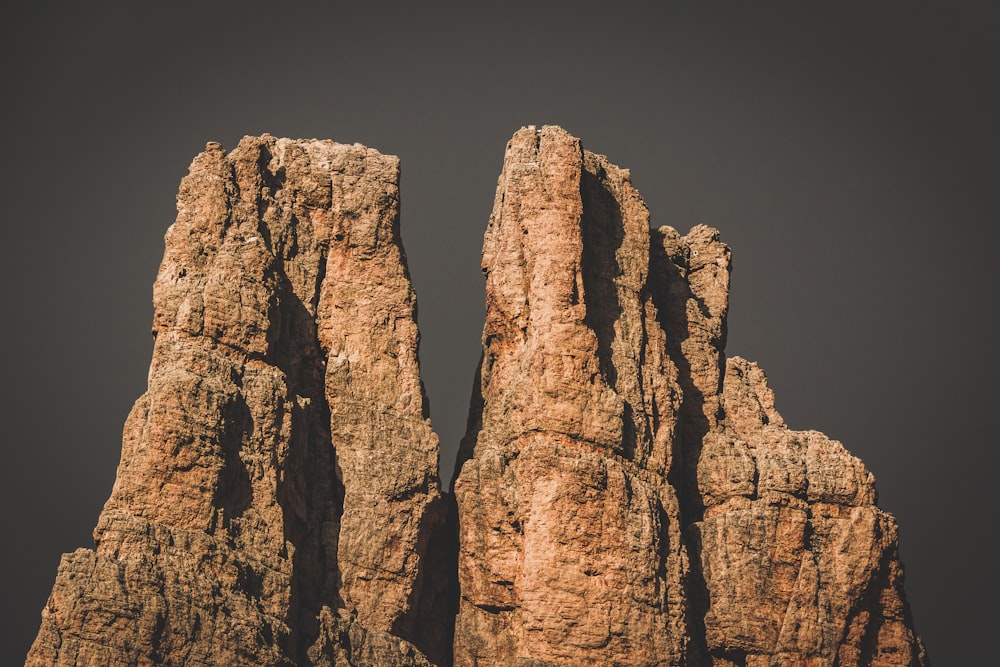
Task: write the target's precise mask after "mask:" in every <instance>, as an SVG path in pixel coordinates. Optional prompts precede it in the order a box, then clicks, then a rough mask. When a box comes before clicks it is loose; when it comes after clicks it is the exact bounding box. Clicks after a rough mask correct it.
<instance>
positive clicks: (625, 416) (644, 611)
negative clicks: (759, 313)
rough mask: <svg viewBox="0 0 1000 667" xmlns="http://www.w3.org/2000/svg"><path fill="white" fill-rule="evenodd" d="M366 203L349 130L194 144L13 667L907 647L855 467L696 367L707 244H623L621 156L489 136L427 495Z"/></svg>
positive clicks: (672, 658) (384, 180)
mask: <svg viewBox="0 0 1000 667" xmlns="http://www.w3.org/2000/svg"><path fill="white" fill-rule="evenodd" d="M398 219H399V190H398V161H397V159H396V158H394V157H389V156H384V155H381V154H379V153H377V152H375V151H373V150H370V149H366V148H364V147H362V146H359V145H354V146H345V145H340V144H334V143H331V142H324V141H291V140H286V139H275V138H273V137H270V136H266V135H265V136H264V137H259V138H252V137H248V138H245V139H244V140H243V141H242V142H241V143H240V145H239V146H238V147H237V148H236V149H235V150H233V151H232V152H231V153H229V154H226V153H224V152H223V151H222V149H221V148H220V147H219V146H218V145H217V144H209V146H208V147H207V149H206V151H205V152H204V153H202V154H201V155H200V156H198V157H197V158H196V159H195V161H194V163H193V164H192V166H191V172H190V174H189V175H188V176H187V177H186V178H185V179H184V181H183V183H182V185H181V191H180V194H179V196H178V218H177V222H176V223H175V224H174V225H173V226H172V227H171V228H170V230H169V231H168V233H167V238H166V252H165V255H164V259H163V263H162V265H161V268H160V272H159V275H158V276H157V280H156V284H155V286H154V305H155V316H154V328H153V330H154V335H155V336H156V342H155V347H154V354H153V362H152V366H151V368H150V379H149V390H148V391H147V393H146V394H145V395H144V396H143V397H141V398H140V399H139V401H138V402H137V403H136V405H135V407H134V408H133V411H132V413H131V415H130V416H129V419H128V421H127V423H126V426H125V432H124V439H123V448H122V462H121V465H120V467H119V471H118V478H117V481H116V483H115V487H114V490H113V491H112V494H111V498H110V499H109V500H108V502H107V505H106V506H105V509H104V511H103V513H102V515H101V518H100V520H99V523H98V526H97V529H96V530H95V541H96V548H95V550H86V549H81V550H78V551H77V552H76V553H73V554H68V555H66V556H64V558H63V561H62V563H61V565H60V568H59V572H58V574H57V579H56V584H55V587H54V589H53V591H52V595H51V597H50V598H49V602H48V604H47V605H46V607H45V609H44V611H43V615H42V627H41V630H40V632H39V635H38V638H37V639H36V641H35V644H34V645H33V646H32V649H31V652H30V653H29V655H28V664H29V665H75V664H80V665H144V664H186V665H188V664H190V665H219V664H255V665H359V666H360V665H389V666H391V665H431V664H438V665H450V664H452V662H453V661H454V664H456V665H479V666H487V665H522V666H523V667H528V666H536V667H537V666H542V665H581V664H602V665H674V666H686V667H697V666H701V665H714V666H719V667H735V666H737V665H742V666H744V667H763V666H765V665H767V666H771V665H777V666H782V667H784V666H788V667H791V666H793V665H803V666H808V667H820V666H831V667H832V666H833V665H837V666H840V667H847V666H859V667H860V666H871V667H889V666H898V667H903V666H906V667H911V666H920V665H926V664H927V659H926V656H925V654H924V651H923V647H922V644H921V642H920V640H919V638H918V637H917V636H916V635H915V633H914V631H913V625H912V622H911V620H910V617H909V611H908V608H907V605H906V601H905V596H904V593H903V588H902V580H903V579H902V566H901V564H900V562H899V559H898V554H897V549H898V542H897V529H896V525H895V522H894V521H893V519H892V517H891V516H889V515H888V514H886V513H884V512H882V511H881V510H879V509H878V508H877V506H876V505H875V500H876V498H875V490H874V482H873V479H872V476H871V474H870V473H868V471H867V470H865V468H864V466H863V465H862V463H861V462H860V461H859V460H857V459H856V458H854V457H852V456H851V455H850V454H849V453H848V452H847V451H846V450H845V449H844V448H843V447H842V446H841V445H840V444H839V443H837V442H835V441H832V440H830V439H828V438H826V437H825V436H824V435H822V434H821V433H817V432H814V431H807V432H796V431H792V430H790V429H788V428H787V427H786V426H785V425H784V422H783V421H782V419H781V416H780V415H779V414H778V413H777V412H776V410H775V408H774V397H773V395H772V394H771V392H770V390H769V389H768V387H767V384H766V381H765V378H764V374H763V372H762V371H761V370H760V369H759V368H758V367H757V366H756V365H754V364H752V363H750V362H747V361H744V360H742V359H739V358H730V359H727V358H726V356H725V353H724V347H725V339H726V313H727V309H728V293H729V278H730V270H731V257H730V251H729V248H728V247H726V246H725V245H724V244H723V243H722V242H721V241H720V240H719V234H718V232H716V231H715V230H712V229H709V228H707V227H703V226H699V227H695V228H694V229H692V230H691V231H690V232H689V233H688V234H687V235H686V236H681V235H680V234H679V233H678V232H676V231H675V230H673V229H671V228H669V227H660V228H659V229H656V230H650V226H649V213H648V211H647V209H646V206H645V204H644V203H643V201H642V198H641V197H640V196H639V194H638V192H637V191H636V190H635V189H634V188H633V187H632V184H631V181H630V176H629V173H628V171H627V170H624V169H620V168H618V167H616V166H614V165H613V164H611V163H610V162H609V161H608V160H607V159H606V158H605V157H603V156H600V155H596V154H593V153H591V152H589V151H586V150H584V149H583V148H582V146H581V144H580V141H579V140H578V139H576V138H574V137H572V136H570V135H569V134H567V133H566V132H565V131H563V130H561V129H559V128H557V127H544V128H542V129H541V130H537V129H535V128H534V127H529V128H524V129H522V130H520V131H519V132H518V133H516V134H515V135H514V137H513V139H512V140H511V142H510V144H509V145H508V147H507V153H506V157H505V161H504V166H503V171H502V173H501V176H500V180H499V183H498V187H497V196H496V200H495V203H494V210H493V214H492V216H491V218H490V221H489V226H488V228H487V231H486V237H485V242H484V248H483V271H484V273H485V275H486V301H487V316H486V323H485V327H484V331H483V358H482V362H481V365H480V368H479V371H478V373H477V378H476V382H475V387H474V392H473V398H472V408H471V412H470V417H469V433H468V435H467V436H466V438H465V439H464V440H463V442H462V446H461V448H460V452H459V462H458V465H459V467H458V470H457V475H456V478H455V481H454V484H453V487H454V488H453V492H454V493H453V495H451V494H446V493H445V494H443V493H441V491H440V489H439V486H438V476H437V456H438V443H437V438H436V436H435V435H434V434H433V432H432V431H431V428H430V423H429V421H428V414H427V409H426V399H425V396H424V393H423V388H422V385H421V382H420V377H419V368H418V362H417V346H418V332H417V325H416V319H415V298H414V294H413V290H412V288H411V285H410V281H409V277H408V275H407V270H406V261H405V255H404V254H403V251H402V248H401V245H400V241H399V230H398ZM456 559H457V560H456ZM456 613H457V615H456Z"/></svg>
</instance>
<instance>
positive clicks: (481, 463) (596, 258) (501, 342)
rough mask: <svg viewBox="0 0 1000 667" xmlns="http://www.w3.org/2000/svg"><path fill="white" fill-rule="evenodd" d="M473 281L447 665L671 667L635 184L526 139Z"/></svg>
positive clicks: (662, 491) (659, 384)
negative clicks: (481, 320) (475, 312)
mask: <svg viewBox="0 0 1000 667" xmlns="http://www.w3.org/2000/svg"><path fill="white" fill-rule="evenodd" d="M483 267H484V270H485V272H486V303H487V315H486V327H485V330H484V332H483V355H484V359H483V363H482V369H481V382H480V386H479V387H478V390H479V392H480V395H479V396H478V397H477V398H475V399H474V408H473V410H474V414H473V416H472V418H471V419H470V424H471V425H473V426H474V428H473V430H472V432H471V433H470V435H469V436H468V438H467V440H466V441H465V443H463V454H462V455H464V456H466V457H469V458H468V460H465V461H464V463H462V467H461V471H460V473H459V474H458V476H457V479H456V482H455V496H456V500H457V502H458V506H459V517H460V526H461V533H460V540H459V544H460V547H459V548H460V551H459V584H460V588H461V604H460V611H459V616H458V620H457V625H456V638H455V658H456V664H459V665H475V664H490V665H494V664H495V665H506V664H515V663H517V661H519V660H536V661H542V662H546V661H547V662H554V663H560V664H582V663H591V664H622V665H644V664H682V663H683V661H684V660H685V656H686V653H687V648H686V646H687V639H686V635H687V633H686V623H687V619H686V610H687V606H688V605H687V595H686V591H685V583H684V582H685V580H686V577H687V570H688V564H687V559H686V556H685V552H684V549H683V545H682V540H681V525H680V522H679V514H680V513H679V507H678V501H677V496H676V493H675V490H674V487H673V486H672V485H671V484H670V483H669V482H668V481H667V474H668V473H669V471H670V470H671V465H672V463H673V457H674V451H673V448H674V446H675V441H676V429H677V411H678V407H679V398H680V397H679V391H678V388H677V384H676V379H675V378H676V374H677V372H676V369H675V368H674V366H673V364H672V363H671V362H670V360H669V359H668V358H667V355H666V345H665V340H664V334H663V332H662V331H661V329H660V327H659V324H658V322H657V313H656V308H655V307H654V305H653V303H652V297H651V294H650V292H649V290H648V289H647V287H646V283H647V274H648V268H649V216H648V212H647V210H646V207H645V205H644V204H643V202H642V199H641V198H640V197H639V195H638V193H637V192H636V191H635V189H634V188H633V187H632V185H631V182H630V180H629V175H628V172H627V171H624V170H621V169H618V168H617V167H615V166H614V165H612V164H610V163H609V162H608V161H607V160H606V159H605V158H604V157H602V156H598V155H594V154H591V153H587V152H585V151H584V150H583V149H582V148H581V146H580V142H579V140H577V139H576V138H574V137H572V136H570V135H569V134H567V133H566V132H565V131H563V130H561V129H559V128H554V127H546V128H543V129H542V130H540V131H536V130H535V129H534V128H528V129H523V130H521V131H520V132H518V133H517V134H515V135H514V138H513V139H512V140H511V142H510V144H509V145H508V147H507V155H506V159H505V161H504V168H503V173H502V174H501V176H500V182H499V185H498V187H497V198H496V204H495V206H494V210H493V215H492V217H491V218H490V223H489V227H488V229H487V232H486V240H485V242H484V251H483ZM480 406H481V407H480Z"/></svg>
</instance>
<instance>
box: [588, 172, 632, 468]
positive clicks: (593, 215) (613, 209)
mask: <svg viewBox="0 0 1000 667" xmlns="http://www.w3.org/2000/svg"><path fill="white" fill-rule="evenodd" d="M605 180H606V174H605V172H604V168H603V167H598V168H597V172H596V173H591V172H589V171H587V169H584V170H583V173H582V174H581V175H580V197H581V199H582V201H583V216H582V217H581V219H580V233H581V236H582V240H583V254H582V257H581V258H580V273H581V274H582V279H583V291H584V294H583V303H584V306H585V307H586V315H585V316H584V323H585V324H586V325H587V326H589V327H590V328H591V329H592V330H593V332H594V334H595V335H596V336H597V360H598V364H599V367H600V369H601V374H602V375H603V376H604V379H605V381H606V382H607V384H608V386H610V387H612V388H613V389H615V390H616V391H618V389H619V388H618V369H617V367H616V366H615V360H614V349H613V345H614V341H615V336H616V333H615V323H616V322H618V320H619V319H620V318H621V316H622V304H621V299H620V297H619V294H618V285H617V283H616V281H615V279H616V278H618V276H620V275H621V273H622V270H621V267H620V266H619V263H618V251H619V250H620V249H621V247H622V243H623V242H624V240H625V227H624V223H623V220H622V210H621V206H620V205H619V203H618V199H617V198H616V197H615V195H614V193H613V192H611V191H610V190H609V189H608V187H607V185H605ZM577 297H578V298H577V299H574V303H577V302H578V301H579V295H577ZM622 398H623V399H624V396H622ZM624 402H625V406H624V413H623V415H622V443H621V446H622V456H624V457H625V458H626V459H629V460H634V459H635V448H636V425H635V421H634V418H633V412H634V411H633V408H632V404H631V403H629V401H628V400H624Z"/></svg>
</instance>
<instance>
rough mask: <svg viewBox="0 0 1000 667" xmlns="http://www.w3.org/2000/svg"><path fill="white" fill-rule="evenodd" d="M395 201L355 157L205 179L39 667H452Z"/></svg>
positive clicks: (225, 164)
mask: <svg viewBox="0 0 1000 667" xmlns="http://www.w3.org/2000/svg"><path fill="white" fill-rule="evenodd" d="M398 182H399V161H398V159H397V158H395V157H392V156H385V155H381V154H379V153H378V152H376V151H374V150H371V149H368V148H365V147H363V146H360V145H357V144H356V145H354V146H346V145H341V144H335V143H332V142H328V141H290V140H287V139H275V138H273V137H270V136H264V137H259V138H256V137H247V138H245V139H244V140H243V141H242V142H240V144H239V146H238V147H237V148H236V149H235V150H233V151H232V152H231V153H229V154H228V155H227V154H226V153H225V152H224V151H223V150H222V148H221V147H220V146H219V145H218V144H214V143H212V144H209V145H208V146H207V147H206V150H205V152H204V153H202V154H201V155H199V156H198V157H197V158H195V160H194V162H193V163H192V164H191V168H190V173H189V174H188V176H187V177H186V178H185V179H184V180H183V182H182V183H181V187H180V192H179V194H178V197H177V210H178V216H177V220H176V222H175V223H174V224H173V225H172V226H171V227H170V229H169V230H168V232H167V235H166V250H165V253H164V258H163V262H162V264H161V266H160V270H159V274H158V275H157V278H156V283H155V285H154V288H153V301H154V312H155V314H154V322H153V334H154V336H155V345H154V350H153V360H152V364H151V366H150V372H149V389H148V391H147V392H146V394H145V395H143V396H142V397H141V398H140V399H139V400H138V401H137V402H136V404H135V407H134V408H133V409H132V412H131V414H130V415H129V417H128V420H127V422H126V424H125V429H124V436H123V446H122V459H121V465H120V466H119V470H118V477H117V480H116V482H115V486H114V490H113V491H112V493H111V498H110V499H109V500H108V502H107V504H106V505H105V507H104V511H103V512H102V514H101V517H100V520H99V522H98V525H97V529H96V530H95V532H94V539H95V542H96V548H95V549H94V550H85V549H81V550H78V551H77V552H76V553H73V554H68V555H66V556H64V558H63V560H62V563H61V564H60V567H59V572H58V575H57V578H56V583H55V587H54V589H53V592H52V595H51V597H50V598H49V601H48V604H47V605H46V607H45V609H44V611H43V613H42V627H41V630H40V632H39V635H38V638H37V639H36V641H35V643H34V645H33V646H32V648H31V651H30V653H29V655H28V664H30V665H53V664H54V665H136V664H140V665H141V664H185V665H219V664H230V665H237V664H257V665H294V664H338V665H340V664H371V665H388V664H427V663H426V662H425V661H424V659H423V658H422V657H421V656H420V651H418V650H417V649H416V648H414V646H412V645H410V644H408V643H407V642H405V641H401V640H400V639H399V638H406V639H412V640H414V643H415V644H416V645H417V646H418V647H419V648H420V649H421V650H422V651H423V652H424V653H426V654H428V655H432V656H434V657H435V658H436V659H439V660H440V659H443V657H444V656H447V655H449V654H450V646H449V645H450V635H448V634H447V633H445V634H440V633H439V634H435V633H434V632H431V631H426V630H425V629H424V628H423V627H421V625H422V623H423V622H425V621H426V620H427V619H429V618H432V617H434V616H435V614H437V615H440V616H447V610H446V609H445V610H436V609H435V608H434V605H435V604H438V603H439V602H440V601H444V600H445V597H444V594H443V592H442V590H440V589H439V590H435V589H434V585H435V583H434V582H432V581H431V579H432V578H433V577H429V576H428V572H429V571H431V570H433V569H434V566H433V564H432V561H433V560H434V557H435V556H434V554H432V553H431V552H430V544H431V542H432V539H431V538H432V537H433V535H434V534H435V531H438V530H440V529H441V528H442V526H443V522H444V518H445V507H444V505H443V499H442V496H441V494H440V492H439V488H438V472H437V460H438V442H437V438H436V436H435V435H434V434H433V432H432V431H431V428H430V424H429V421H428V418H427V414H426V400H425V398H424V395H423V390H422V385H421V382H420V377H419V371H418V367H417V343H418V333H417V325H416V319H415V298H414V293H413V289H412V287H411V286H410V280H409V277H408V274H407V269H406V260H405V255H404V254H403V251H402V247H401V245H400V239H399V186H398ZM439 626H441V624H440V623H438V624H436V626H435V627H439ZM390 633H391V635H395V636H391V635H390ZM435 642H437V643H436V644H435Z"/></svg>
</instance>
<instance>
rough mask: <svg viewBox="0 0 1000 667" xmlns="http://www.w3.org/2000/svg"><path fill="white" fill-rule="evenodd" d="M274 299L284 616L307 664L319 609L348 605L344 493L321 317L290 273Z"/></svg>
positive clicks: (295, 652)
mask: <svg viewBox="0 0 1000 667" xmlns="http://www.w3.org/2000/svg"><path fill="white" fill-rule="evenodd" d="M323 264H325V262H324V263H321V266H322V265H323ZM276 273H277V272H276ZM275 296H276V304H274V306H275V308H276V310H277V311H278V312H277V316H276V317H272V321H275V320H277V327H276V328H277V330H276V331H273V332H270V333H271V335H270V336H269V338H270V342H271V345H270V355H269V356H270V357H271V360H272V361H273V362H274V364H275V365H276V366H277V367H278V368H279V369H280V370H281V371H282V372H283V373H284V374H285V381H286V384H287V390H288V395H287V397H285V400H286V404H287V405H290V406H291V411H292V412H291V422H292V423H291V429H290V431H291V436H290V439H289V443H288V454H287V458H286V460H285V462H284V465H283V466H282V471H283V474H282V475H280V476H279V478H278V488H277V498H278V504H279V506H280V507H281V511H282V515H283V518H284V521H283V523H284V537H285V540H286V541H288V542H289V543H291V544H292V545H293V546H294V549H295V551H294V554H293V556H292V588H291V604H290V606H289V612H288V617H287V618H286V623H287V624H288V626H289V627H290V628H291V629H292V633H293V637H292V641H293V646H292V647H289V648H290V649H291V650H289V652H288V654H289V655H290V656H292V657H293V658H294V659H295V661H296V662H297V663H298V664H299V665H308V664H310V662H309V660H308V657H307V655H306V651H307V650H308V648H309V646H310V645H311V644H312V643H313V642H314V641H315V640H316V637H317V636H318V633H319V626H318V622H317V616H318V615H319V612H320V610H321V609H322V608H323V606H329V607H330V608H332V609H336V608H338V607H340V606H342V605H341V604H340V602H341V601H340V599H339V596H338V593H337V582H338V579H339V573H338V568H337V541H338V537H339V532H340V514H341V511H342V507H343V498H344V491H343V486H342V484H341V483H340V482H339V481H338V479H337V475H336V461H335V456H336V454H335V452H334V449H333V444H332V442H331V437H330V408H329V406H328V405H327V401H326V393H325V361H324V357H323V354H322V352H321V350H320V346H319V341H318V338H317V335H316V322H315V318H314V316H313V315H312V314H311V313H310V312H309V310H308V309H307V308H306V306H305V304H304V303H303V302H302V300H301V299H300V298H299V297H298V296H297V295H296V294H295V292H294V290H293V289H292V287H291V285H290V284H289V282H288V280H287V278H285V277H284V275H280V274H279V275H278V277H277V286H276V289H275ZM317 528H319V530H317Z"/></svg>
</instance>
